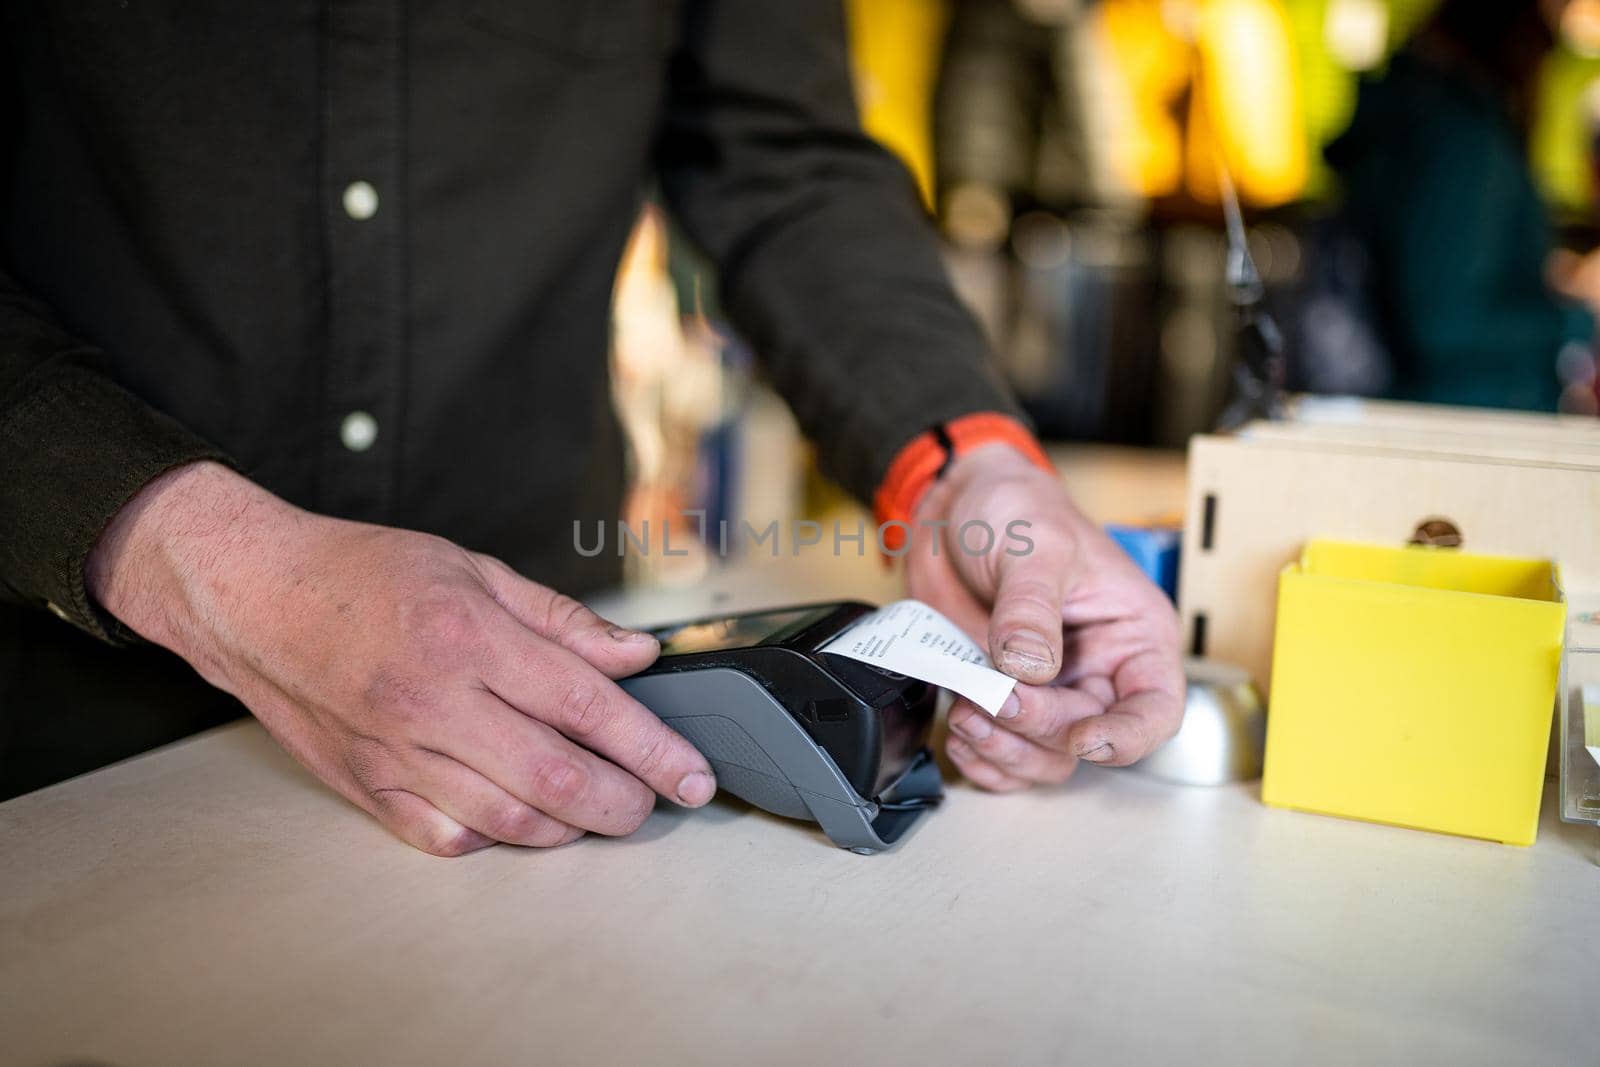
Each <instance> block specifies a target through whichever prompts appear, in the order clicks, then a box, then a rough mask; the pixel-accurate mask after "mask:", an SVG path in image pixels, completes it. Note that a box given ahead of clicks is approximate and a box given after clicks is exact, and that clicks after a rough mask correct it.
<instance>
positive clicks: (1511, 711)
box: [1261, 541, 1566, 845]
mask: <svg viewBox="0 0 1600 1067" xmlns="http://www.w3.org/2000/svg"><path fill="white" fill-rule="evenodd" d="M1565 627H1566V603H1565V601H1564V598H1563V596H1562V592H1561V587H1560V582H1559V577H1558V574H1557V571H1556V568H1555V565H1554V564H1552V563H1549V562H1541V561H1535V560H1523V559H1509V558H1502V557H1494V556H1479V555H1471V554H1467V553H1462V552H1458V551H1454V550H1449V549H1437V548H1422V547H1411V548H1403V549H1396V548H1383V547H1375V546H1369V545H1352V544H1341V543H1337V542H1329V541H1312V542H1311V543H1309V544H1308V545H1307V546H1306V548H1305V551H1304V553H1303V555H1302V556H1301V559H1300V562H1299V563H1296V564H1292V565H1290V566H1289V567H1287V568H1285V570H1284V571H1283V574H1282V576H1281V578H1280V581H1279V585H1278V619H1277V632H1276V638H1275V650H1274V656H1273V663H1272V696H1271V700H1270V701H1269V705H1268V708H1269V710H1268V718H1267V755H1266V768H1265V773H1264V775H1263V778H1262V783H1261V799H1262V800H1264V801H1265V802H1266V803H1268V804H1272V805H1275V806H1278V807H1288V808H1298V809H1301V810H1305V811H1313V812H1320V813H1323V814H1327V815H1341V816H1346V817H1349V818H1356V819H1366V820H1370V821H1374V822H1383V823H1392V824H1395V825H1399V826H1409V827H1415V828H1418V829H1424V830H1438V831H1442V832H1445V833H1453V834H1464V835H1467V836H1469V837H1482V838H1488V839H1489V840H1493V841H1504V842H1506V843H1507V844H1514V845H1528V844H1532V843H1533V839H1534V835H1535V833H1536V832H1537V830H1538V822H1539V802H1540V799H1541V797H1542V794H1543V789H1544V769H1545V758H1546V755H1547V750H1548V745H1549V736H1550V721H1551V709H1552V708H1553V706H1554V701H1555V694H1556V684H1557V678H1558V676H1559V673H1560V664H1561V650H1562V642H1563V638H1564V634H1565Z"/></svg>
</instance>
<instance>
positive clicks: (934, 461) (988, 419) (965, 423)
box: [872, 411, 1055, 552]
mask: <svg viewBox="0 0 1600 1067" xmlns="http://www.w3.org/2000/svg"><path fill="white" fill-rule="evenodd" d="M947 443H948V444H947ZM994 444H1005V445H1010V446H1012V447H1013V448H1015V449H1016V450H1017V451H1018V452H1021V453H1022V454H1023V455H1024V456H1026V457H1027V458H1028V460H1029V461H1030V462H1032V463H1033V464H1034V465H1035V466H1036V467H1039V468H1040V469H1041V470H1046V471H1050V472H1051V473H1054V472H1055V468H1054V467H1053V466H1052V465H1051V463H1050V460H1049V459H1048V458H1047V457H1046V456H1045V454H1044V449H1042V448H1040V447H1039V442H1038V440H1037V439H1036V438H1035V437H1034V436H1033V434H1032V433H1031V432H1030V431H1029V430H1028V428H1027V427H1026V426H1024V425H1023V424H1022V423H1020V422H1018V421H1017V420H1016V419H1014V418H1012V417H1011V416H1009V415H1002V414H1000V413H999V412H993V411H983V412H979V413H977V414H975V415H963V416H961V417H960V418H958V419H952V420H951V421H949V422H947V423H945V424H944V425H943V426H941V427H939V428H938V429H936V430H926V431H924V432H922V433H920V434H918V435H917V436H915V437H913V438H912V439H911V440H910V441H908V442H906V445H905V447H903V448H901V449H900V451H899V453H897V454H896V455H895V457H894V461H893V462H891V463H890V464H889V470H888V473H887V474H885V475H884V479H883V484H882V485H880V486H879V487H878V491H877V493H875V494H874V495H873V498H872V510H873V515H874V517H875V518H876V519H877V522H878V528H879V531H880V533H879V537H880V541H881V543H882V545H883V547H884V548H885V549H886V550H888V551H891V552H895V551H898V550H899V549H900V548H901V547H902V546H903V545H904V544H905V541H906V531H907V529H909V527H910V524H911V516H912V515H913V514H915V513H916V508H917V504H918V503H920V502H921V500H922V496H923V494H924V493H926V492H927V491H928V487H929V486H931V485H932V484H933V483H934V481H935V480H936V479H937V478H938V477H939V475H940V474H942V473H944V469H945V467H946V466H947V465H948V464H949V463H950V461H951V460H953V459H955V458H956V457H957V456H960V455H965V454H966V453H968V452H971V451H972V450H974V449H976V448H982V447H983V446H984V445H994ZM889 523H902V524H904V525H903V526H887V528H885V527H886V524H889Z"/></svg>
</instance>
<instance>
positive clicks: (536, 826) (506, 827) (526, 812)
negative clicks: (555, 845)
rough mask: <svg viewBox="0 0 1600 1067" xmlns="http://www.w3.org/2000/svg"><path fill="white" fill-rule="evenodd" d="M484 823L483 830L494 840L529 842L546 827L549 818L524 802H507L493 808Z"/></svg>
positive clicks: (515, 842) (514, 842)
mask: <svg viewBox="0 0 1600 1067" xmlns="http://www.w3.org/2000/svg"><path fill="white" fill-rule="evenodd" d="M485 823H486V825H485V826H484V827H483V828H482V829H483V832H484V833H486V834H488V835H489V836H490V837H492V838H494V839H495V840H496V841H508V842H511V843H512V844H531V843H533V839H534V838H536V837H538V836H539V835H540V834H541V833H542V832H543V831H545V830H546V829H547V828H548V825H549V823H550V819H549V818H548V817H547V816H545V815H544V814H543V813H542V812H539V811H537V810H535V809H534V808H531V807H529V806H528V805H526V804H516V803H507V804H500V805H498V806H496V807H495V808H493V809H492V810H491V811H490V812H489V815H488V817H487V818H486V819H485Z"/></svg>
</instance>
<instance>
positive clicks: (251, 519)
mask: <svg viewBox="0 0 1600 1067" xmlns="http://www.w3.org/2000/svg"><path fill="white" fill-rule="evenodd" d="M88 579H89V586H90V590H91V592H92V593H93V594H94V595H95V597H96V598H97V599H98V601H99V602H100V604H101V605H102V606H103V607H104V608H105V609H106V610H107V611H110V612H111V613H112V614H113V615H115V616H117V618H119V619H121V620H122V621H123V622H124V623H125V624H127V625H128V626H130V627H131V628H132V629H133V630H135V631H136V632H138V633H139V634H140V635H141V636H143V637H145V638H147V639H149V640H151V641H154V642H156V643H158V644H161V645H164V646H165V647H167V648H170V649H172V650H173V651H174V652H177V653H178V654H179V655H181V656H182V657H183V658H184V659H186V660H188V662H189V663H190V664H192V665H193V666H194V668H195V669H196V670H197V671H199V672H200V674H201V675H202V676H203V677H204V678H205V679H206V680H207V681H208V682H210V683H211V684H212V685H215V686H217V687H218V688H220V689H223V690H226V691H227V692H229V693H231V694H233V695H234V696H236V697H237V698H239V700H240V701H242V702H243V703H244V704H245V706H246V707H248V708H249V709H250V710H251V712H253V713H254V714H255V716H256V718H258V719H259V720H261V722H262V724H263V725H264V726H265V727H266V728H267V730H268V731H270V732H271V734H272V735H273V737H275V738H276V739H277V740H278V742H279V743H280V744H282V745H283V747H284V748H286V749H287V750H288V751H289V752H290V753H291V754H292V755H293V756H294V757H295V758H296V759H298V760H299V761H300V762H301V763H303V764H305V765H306V766H307V767H309V768H310V769H311V770H312V771H313V772H314V773H315V774H316V775H317V776H318V777H319V778H321V779H322V780H323V781H324V782H327V783H328V784H329V785H330V786H332V787H333V788H334V789H336V790H338V791H339V792H340V793H342V794H344V796H346V797H347V798H349V799H350V800H351V801H353V802H354V803H356V804H357V805H359V806H361V807H362V808H365V809H366V810H367V811H369V812H371V813H372V814H373V815H375V816H376V817H377V818H378V819H379V820H380V821H381V822H383V824H384V825H385V826H387V827H389V828H390V829H391V830H392V831H394V833H396V834H397V835H399V836H400V837H401V838H404V839H405V840H406V841H408V842H410V843H411V844H413V845H415V846H416V847H418V848H420V849H424V850H425V851H428V852H432V853H435V854H437V855H443V856H453V855H459V854H461V853H464V852H469V851H471V850H473V849H476V848H481V847H483V846H484V845H488V844H491V843H493V842H496V841H506V842H510V843H513V844H520V845H538V846H545V845H559V844H563V843H565V842H567V841H571V840H573V839H574V838H576V837H579V836H581V835H582V834H583V832H584V831H589V830H592V831H594V832H596V833H601V834H627V833H631V832H632V831H633V830H635V829H637V828H638V826H639V824H640V823H642V822H643V821H644V819H645V817H646V816H647V815H649V813H650V810H651V808H652V806H653V804H654V801H655V797H654V793H660V794H661V795H662V796H665V797H667V798H669V799H671V800H674V801H677V802H678V803H680V804H686V805H689V806H699V805H701V804H704V803H705V802H706V801H708V800H710V799H711V795H712V793H713V792H715V789H716V785H715V782H714V781H713V779H712V776H711V769H710V767H709V765H708V764H707V763H706V761H705V759H704V757H702V756H701V755H700V753H699V752H697V751H696V750H695V749H694V747H693V746H691V745H690V744H689V743H688V742H687V741H685V740H684V739H683V738H681V737H679V736H678V735H677V734H675V733H673V732H672V731H671V730H670V729H668V728H667V727H666V726H665V725H663V724H662V722H661V721H660V720H659V719H657V718H656V717H655V716H654V715H652V714H651V713H650V712H649V711H648V710H647V709H645V708H644V707H643V706H642V705H640V704H639V703H638V702H637V701H635V700H633V699H632V698H631V697H629V696H627V695H626V694H625V693H623V692H622V690H621V689H620V688H618V687H617V685H616V684H615V683H614V681H613V679H616V678H621V677H624V676H626V675H629V674H633V673H635V672H636V671H639V670H642V669H643V668H645V667H647V666H649V664H650V663H651V662H652V661H653V660H654V659H655V657H656V655H657V654H658V652H659V651H660V649H659V646H658V645H657V643H656V641H655V639H654V638H652V637H650V636H649V635H648V634H642V633H638V632H635V631H631V630H624V629H621V628H619V627H615V626H612V625H610V624H609V623H607V622H605V621H604V620H603V619H601V618H600V617H598V616H597V615H595V614H594V613H593V612H591V611H589V610H588V609H587V608H585V607H583V606H582V605H581V604H578V603H577V602H576V601H574V600H571V599H569V598H567V597H564V596H561V595H559V594H557V593H554V592H552V591H551V590H549V589H546V588H544V587H543V586H540V585H536V584H534V583H533V582H530V581H527V580H526V579H523V578H521V577H520V576H518V575H517V574H516V573H515V572H513V571H512V570H511V569H510V568H509V567H507V566H506V565H505V564H503V563H501V562H500V561H498V560H495V559H491V558H489V557H487V556H482V555H478V554H476V553H473V552H469V551H467V550H465V549H463V548H460V547H458V546H456V545H454V544H451V543H450V542H449V541H445V540H443V539H441V538H438V537H432V536H428V535H425V534H419V533H411V532H408V531H403V530H393V529H388V528H385V527H380V526H370V525H366V524H363V523H355V522H346V521H343V520H339V519H330V518H327V517H325V516H320V515H314V514H311V513H308V512H305V511H302V510H300V509H298V508H295V507H293V506H291V505H289V504H287V503H286V502H284V501H283V500H280V499H279V498H277V497H275V496H273V495H272V494H270V493H268V492H267V491H266V490H264V489H262V488H260V487H259V486H256V485H255V484H253V483H251V482H250V481H248V480H246V479H245V478H242V477H240V476H239V475H237V474H234V473H233V472H231V471H229V470H227V469H226V468H224V467H222V466H220V465H217V464H211V463H198V464H193V465H191V466H188V467H182V468H179V469H178V470H176V471H173V472H170V473H168V474H166V475H164V476H162V477H161V478H159V479H157V480H156V481H154V482H152V483H151V484H150V485H148V486H146V487H145V488H144V489H143V490H141V491H140V493H139V494H138V495H137V496H136V497H135V498H134V499H133V500H132V501H130V502H129V504H128V505H127V506H126V507H124V508H123V509H122V511H120V512H119V513H118V514H117V516H116V517H115V518H114V519H113V520H112V522H111V524H110V525H109V526H108V527H107V528H106V532H105V533H104V534H103V535H102V537H101V539H100V542H99V544H98V545H97V546H96V548H95V550H94V553H93V554H92V555H91V557H90V560H89V568H88ZM652 791H653V792H652Z"/></svg>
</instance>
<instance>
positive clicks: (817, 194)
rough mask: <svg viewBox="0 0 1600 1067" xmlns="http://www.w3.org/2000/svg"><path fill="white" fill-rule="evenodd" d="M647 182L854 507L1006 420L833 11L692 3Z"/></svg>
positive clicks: (982, 351) (830, 5)
mask: <svg viewBox="0 0 1600 1067" xmlns="http://www.w3.org/2000/svg"><path fill="white" fill-rule="evenodd" d="M657 165H658V171H659V174H660V178H661V185H662V189H663V193H664V195H665V197H666V200H667V203H668V205H669V206H670V208H671V209H672V210H673V211H674V213H675V214H676V215H677V217H678V218H679V220H680V221H681V222H682V224H683V226H684V228H685V229H686V230H687V231H688V233H689V235H690V237H691V238H692V239H694V240H695V241H696V242H697V243H698V244H699V245H700V246H701V247H702V248H703V249H704V250H705V251H706V253H707V254H708V255H709V256H710V257H711V259H712V260H713V261H714V262H715V263H716V265H717V267H718V270H719V275H720V287H721V288H720V292H721V299H722V303H723V306H724V308H725V309H726V310H727V311H728V314H729V317H730V318H731V319H732V321H733V323H734V325H735V326H737V327H738V328H739V330H740V331H741V333H742V334H743V335H744V336H745V338H746V339H747V340H748V341H750V343H751V344H752V346H753V347H754V348H755V350H756V351H757V352H758V353H759V355H760V358H761V360H762V363H763V366H764V367H765V369H766V371H767V373H768V374H769V376H770V377H771V378H772V380H773V382H774V384H775V385H776V386H777V388H778V390H779V391H780V392H781V393H782V394H783V395H784V396H785V398H786V399H787V400H788V401H789V404H790V405H791V406H792V407H793V408H794V411H795V415H796V417H797V418H798V419H799V421H800V425H801V427H802V429H803V430H804V431H805V432H806V434H807V436H809V437H810V438H811V439H812V440H813V441H815V442H816V443H817V446H818V451H819V456H820V460H821V463H822V466H823V469H824V470H825V471H827V472H828V473H829V474H830V475H832V476H833V477H835V478H837V479H838V480H839V481H840V482H841V483H842V484H843V485H844V486H845V487H846V488H847V489H849V490H851V491H852V492H854V493H855V494H856V495H857V496H859V497H861V498H862V499H870V498H871V497H872V494H873V492H874V490H875V489H876V487H877V486H878V485H879V483H880V482H881V481H882V480H883V477H884V475H885V473H886V471H887V470H888V468H889V464H890V462H891V461H892V460H893V458H894V456H895V454H896V453H897V452H898V451H899V449H900V448H901V447H902V446H903V445H904V444H905V443H906V442H908V441H910V440H911V439H912V438H913V437H915V436H916V435H917V434H918V433H920V432H922V431H923V430H926V429H927V428H929V427H930V426H933V425H936V424H939V423H943V422H946V421H949V420H951V419H954V418H957V417H959V416H962V415H967V414H971V413H974V412H979V411H995V412H1003V413H1006V414H1012V415H1017V414H1018V412H1017V409H1016V406H1015V403H1014V401H1013V400H1012V398H1011V397H1010V395H1009V394H1008V392H1007V391H1006V389H1005V387H1004V386H1003V385H1002V384H1001V382H1000V380H999V378H998V376H997V375H996V374H995V372H994V370H993V368H992V367H991V365H990V362H989V360H988V354H987V346H986V343H985V341H984V337H983V333H982V331H981V329H980V328H979V326H978V324H977V322H976V321H975V320H974V319H973V317H972V316H971V315H970V314H969V313H968V312H967V310H966V309H965V308H963V307H962V306H961V304H960V302H959V301H958V300H957V299H956V297H955V294H954V292H953V291H952V290H951V287H950V284H949V280H948V278H947V277H946V274H945V271H944V266H943V264H942V262H941V261H940V258H939V252H938V246H937V242H936V239H935V236H934V232H933V228H932V225H931V223H930V221H929V219H928V218H927V216H926V214H925V212H924V211H923V209H922V205H921V202H920V201H919V200H918V198H917V194H916V190H915V187H914V185H913V183H912V180H911V177H910V175H909V174H908V173H907V172H906V170H905V169H904V168H903V167H902V166H901V165H900V163H899V162H898V161H897V160H896V159H895V158H894V157H893V156H892V155H890V154H889V153H888V152H887V151H886V150H884V149H882V148H881V147H879V146H878V145H877V144H876V143H875V142H873V141H872V140H871V139H870V138H869V137H867V136H866V134H864V133H863V132H862V130H861V128H860V122H859V119H858V117H857V114H856V109H855V102H854V99H853V97H852V93H851V82H850V70H849V62H848V55H847V49H846V44H845V32H844V17H843V11H842V8H841V6H840V4H839V3H838V0H805V2H802V3H795V2H793V0H689V2H688V3H687V4H686V5H685V10H684V21H683V24H682V27H681V37H680V40H679V44H678V48H677V50H676V52H675V54H674V57H673V61H672V67H671V75H670V86H669V96H668V101H667V107H666V114H665V118H664V126H663V132H662V136H661V140H660V143H659V145H658V148H657Z"/></svg>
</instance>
